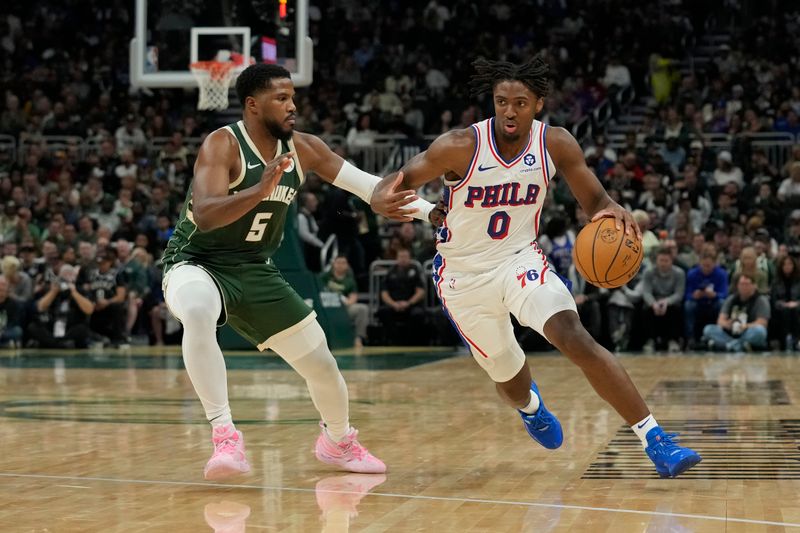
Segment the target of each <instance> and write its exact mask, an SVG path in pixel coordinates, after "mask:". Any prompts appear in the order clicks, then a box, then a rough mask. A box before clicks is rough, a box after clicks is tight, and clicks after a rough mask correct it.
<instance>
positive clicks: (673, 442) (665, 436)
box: [655, 431, 680, 449]
mask: <svg viewBox="0 0 800 533" xmlns="http://www.w3.org/2000/svg"><path fill="white" fill-rule="evenodd" d="M678 435H680V433H667V432H666V431H665V432H664V433H662V434H661V435H660V437H661V439H660V440H658V441H657V442H656V443H655V444H656V445H661V446H663V447H664V448H665V449H668V448H673V447H676V446H678Z"/></svg>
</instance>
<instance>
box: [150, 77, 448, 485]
mask: <svg viewBox="0 0 800 533" xmlns="http://www.w3.org/2000/svg"><path fill="white" fill-rule="evenodd" d="M236 91H237V93H238V94H239V98H240V100H241V103H242V107H243V108H244V111H243V113H244V117H243V120H241V121H239V122H237V123H235V124H230V125H228V126H225V127H223V128H220V129H218V130H216V131H214V132H213V133H211V134H210V135H209V136H208V138H206V140H205V141H204V142H203V145H202V146H201V148H200V152H199V154H198V158H197V162H196V164H195V169H194V179H193V181H192V184H191V186H190V188H189V192H188V195H187V198H186V202H185V204H184V206H183V210H182V211H181V216H180V219H179V221H178V223H177V225H176V227H175V233H174V234H173V236H172V238H171V239H170V241H169V243H168V244H167V248H166V250H165V252H164V256H163V259H162V262H163V268H164V273H165V274H164V296H165V300H166V303H167V306H168V307H169V309H170V311H171V312H172V314H173V315H175V317H176V318H177V319H178V320H180V321H181V322H182V323H183V327H184V334H183V343H182V349H183V361H184V364H185V366H186V370H187V371H188V373H189V378H190V379H191V381H192V385H193V386H194V389H195V392H197V395H198V396H199V397H200V401H201V402H202V404H203V408H204V409H205V412H206V417H207V418H208V420H209V421H210V422H211V425H212V428H213V429H212V442H213V444H214V453H213V455H212V457H211V459H210V460H209V461H208V464H207V465H206V467H205V471H204V475H205V478H206V479H209V480H211V479H220V478H223V477H226V476H229V475H233V474H239V473H244V472H248V471H249V470H250V466H249V464H248V462H247V459H246V457H245V448H244V440H243V437H242V433H241V432H240V431H237V430H236V428H235V427H234V424H233V420H232V418H231V411H230V407H229V405H228V390H227V377H226V370H225V360H224V359H223V356H222V351H221V350H220V347H219V344H218V343H217V340H216V335H215V332H216V328H217V326H221V325H222V324H225V323H226V322H227V323H228V324H230V325H231V327H233V329H234V330H236V331H237V332H239V333H240V334H241V335H242V336H243V337H244V338H246V339H248V340H249V341H250V342H252V343H253V344H254V345H255V346H257V347H258V349H259V350H262V351H263V350H265V349H267V348H270V349H272V350H274V351H275V352H276V353H278V355H280V356H281V357H283V359H285V360H286V362H288V363H289V364H290V365H291V366H292V367H293V368H294V369H295V370H296V371H297V372H298V373H299V374H300V375H301V376H303V378H304V379H305V380H306V383H307V385H308V389H309V392H310V394H311V400H312V402H313V403H314V405H315V407H316V408H317V410H318V411H319V413H320V415H321V417H322V423H321V424H320V425H321V426H322V432H321V434H320V436H319V438H318V439H317V443H316V448H315V451H316V456H317V458H318V459H319V460H321V461H323V462H325V463H329V464H334V465H337V466H339V467H340V468H343V469H344V470H348V471H351V472H359V473H382V472H385V470H386V466H385V465H384V464H383V462H381V461H380V460H379V459H377V458H376V457H374V456H373V455H372V454H370V453H369V452H368V451H367V450H366V449H365V448H364V447H363V446H361V444H359V442H358V440H357V439H356V435H357V432H356V430H355V429H353V428H352V427H350V424H349V419H348V397H347V387H346V385H345V382H344V379H343V377H342V375H341V373H340V372H339V369H338V367H337V365H336V361H335V359H334V358H333V356H332V355H331V352H330V350H329V349H328V345H327V342H326V339H325V334H324V333H323V331H322V328H321V327H320V325H319V323H318V322H317V320H316V314H315V313H314V311H313V310H312V309H311V308H309V307H308V306H307V305H306V304H305V302H304V301H303V299H302V298H300V296H299V295H298V294H297V293H296V292H295V291H294V290H293V289H292V288H291V287H290V286H289V284H288V283H287V282H286V281H285V280H284V278H283V276H281V273H280V272H279V271H278V269H277V268H276V267H275V265H274V263H273V262H272V260H271V259H270V256H271V255H272V254H273V253H274V252H275V250H276V249H277V248H278V245H279V244H280V241H281V237H282V235H283V226H284V223H285V220H286V212H287V208H288V205H289V203H290V202H291V201H292V200H293V198H294V197H295V195H296V194H297V192H298V190H299V188H300V186H301V185H302V183H303V179H304V173H305V172H309V171H313V172H316V173H317V174H318V175H319V176H320V177H321V178H322V179H324V180H325V181H328V182H330V183H332V184H333V185H335V186H338V187H340V188H342V189H345V190H347V191H349V192H352V193H354V194H356V195H357V196H359V197H361V198H362V199H364V200H365V201H367V202H370V200H371V199H372V198H371V197H372V191H373V189H374V188H375V185H376V184H377V183H379V181H380V179H379V178H378V177H376V176H372V175H370V174H367V173H365V172H363V171H361V170H358V169H357V168H355V167H353V166H352V165H350V164H349V163H347V162H345V161H344V160H343V159H342V158H341V157H339V156H338V155H336V154H334V153H333V152H332V151H331V150H330V149H329V148H328V147H327V145H325V143H324V142H322V141H321V140H320V139H319V138H317V137H315V136H313V135H308V134H305V133H300V132H295V131H293V130H294V121H295V111H296V107H295V105H294V102H293V97H294V87H293V85H292V82H291V79H290V77H289V72H288V71H287V70H285V69H284V68H282V67H279V66H276V65H267V64H257V65H252V66H250V67H248V68H247V69H245V70H244V71H243V72H242V73H241V74H240V75H239V78H238V79H237V82H236ZM399 183H400V180H398V184H399ZM372 207H373V209H374V210H375V211H376V212H378V213H380V214H383V215H385V216H388V217H389V218H392V219H394V220H410V216H412V215H413V216H414V217H417V218H421V219H424V218H425V217H427V216H428V214H429V213H430V211H431V210H432V208H433V206H432V205H431V204H429V203H428V202H425V201H424V200H421V199H418V198H417V197H416V196H414V193H413V191H407V190H406V191H395V190H394V189H393V190H392V191H391V192H390V193H389V194H385V193H382V194H381V195H380V198H376V199H374V201H373V204H372Z"/></svg>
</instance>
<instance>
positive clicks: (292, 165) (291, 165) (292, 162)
mask: <svg viewBox="0 0 800 533" xmlns="http://www.w3.org/2000/svg"><path fill="white" fill-rule="evenodd" d="M293 170H294V158H291V159H290V160H289V166H288V167H286V170H284V171H283V172H284V173H289V172H291V171H293Z"/></svg>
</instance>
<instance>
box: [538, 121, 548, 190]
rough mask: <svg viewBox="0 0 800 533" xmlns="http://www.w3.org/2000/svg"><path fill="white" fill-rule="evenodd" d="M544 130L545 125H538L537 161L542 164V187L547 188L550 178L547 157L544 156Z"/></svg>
mask: <svg viewBox="0 0 800 533" xmlns="http://www.w3.org/2000/svg"><path fill="white" fill-rule="evenodd" d="M544 130H545V125H544V124H543V123H540V124H539V153H540V154H541V158H540V159H539V161H541V162H542V175H543V176H544V186H545V187H547V184H548V183H550V178H549V177H548V168H547V156H546V155H545V147H544Z"/></svg>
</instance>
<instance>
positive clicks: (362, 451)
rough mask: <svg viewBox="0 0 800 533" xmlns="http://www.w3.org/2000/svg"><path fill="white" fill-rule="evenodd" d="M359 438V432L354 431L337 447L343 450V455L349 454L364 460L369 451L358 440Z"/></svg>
mask: <svg viewBox="0 0 800 533" xmlns="http://www.w3.org/2000/svg"><path fill="white" fill-rule="evenodd" d="M357 436H358V430H355V429H354V430H353V431H352V432H351V433H349V434H348V435H346V436H345V438H344V440H343V441H342V442H338V443H336V445H337V446H338V447H339V448H340V449H341V450H342V453H345V454H346V453H349V454H351V455H352V456H353V457H354V458H355V459H359V460H361V459H363V458H364V457H366V455H367V453H368V452H367V450H366V448H364V447H363V446H362V445H361V443H359V442H358V440H356V437H357Z"/></svg>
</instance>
